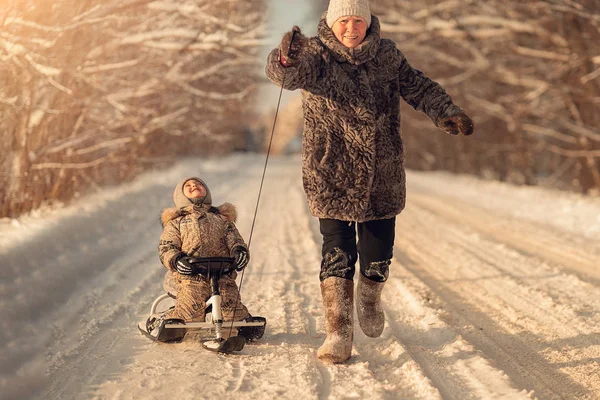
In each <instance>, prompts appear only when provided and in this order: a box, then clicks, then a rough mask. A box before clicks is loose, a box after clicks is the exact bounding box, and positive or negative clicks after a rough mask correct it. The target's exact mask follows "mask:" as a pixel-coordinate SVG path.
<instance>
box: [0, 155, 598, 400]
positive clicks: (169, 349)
mask: <svg viewBox="0 0 600 400" xmlns="http://www.w3.org/2000/svg"><path fill="white" fill-rule="evenodd" d="M263 164H264V158H263V156H261V155H239V154H238V155H233V156H230V157H227V158H223V159H212V160H206V159H202V160H201V159H198V160H194V159H190V160H185V161H184V162H182V163H180V164H178V165H177V166H175V167H173V168H171V169H169V170H167V171H161V172H152V173H148V174H146V175H144V176H141V177H140V178H138V179H137V180H135V181H134V182H132V183H131V184H127V185H123V186H121V187H118V188H114V189H110V190H106V191H104V192H101V193H99V194H92V195H90V196H87V197H84V198H82V199H80V200H79V201H77V202H76V203H75V204H72V205H71V206H68V207H64V208H60V209H54V210H47V211H41V212H38V213H36V214H35V215H31V216H28V217H23V218H21V219H19V220H18V221H17V220H14V221H10V220H2V221H0V260H1V263H2V268H1V269H0V274H1V277H2V280H1V281H0V302H1V303H0V309H1V310H2V311H1V312H2V315H1V318H0V324H1V325H0V343H2V348H1V349H0V393H1V395H0V397H2V398H3V399H25V398H43V399H165V398H181V399H193V398H207V399H215V398H220V399H221V398H222V399H229V398H230V399H233V398H235V399H238V398H242V399H264V398H281V399H294V400H297V399H327V398H329V399H351V398H357V399H358V398H361V399H362V398H369V399H396V398H417V399H419V398H420V399H436V398H444V399H495V398H505V399H518V398H540V399H553V398H579V399H597V398H600V286H599V285H600V268H599V267H600V199H598V198H595V199H594V198H585V197H582V196H578V195H575V194H569V193H562V192H555V191H549V190H543V189H539V188H527V187H514V186H510V185H506V184H501V183H495V182H485V181H481V180H478V179H475V178H471V177H461V176H458V177H457V176H454V175H450V174H447V173H417V172H411V173H409V174H408V190H409V191H408V205H407V208H406V210H405V211H404V212H403V213H402V214H401V215H400V216H399V218H398V222H397V233H396V247H395V252H394V260H393V264H392V267H391V268H392V270H391V276H390V279H389V283H388V284H387V285H386V287H385V289H384V292H383V299H384V302H385V314H386V327H385V330H384V332H383V335H382V336H381V337H380V338H378V339H370V338H367V337H366V336H365V335H364V334H363V333H362V332H361V331H360V328H358V327H355V342H354V348H353V353H352V358H351V359H350V361H349V362H348V363H346V364H343V365H327V364H323V363H321V362H319V361H317V359H316V357H315V354H316V349H317V347H318V346H319V345H320V343H321V342H322V341H323V339H324V326H323V322H324V321H323V312H322V308H321V299H320V292H319V281H318V273H319V265H320V235H319V231H318V224H317V221H316V220H315V219H314V218H313V217H311V216H310V214H309V213H308V211H307V207H306V204H305V198H304V193H303V191H302V187H301V179H300V160H299V158H298V157H297V156H293V157H272V158H271V159H270V163H269V168H268V170H267V175H266V181H265V186H264V189H263V196H262V198H261V202H260V207H259V212H258V217H257V221H256V225H255V229H254V232H253V236H252V243H251V253H252V260H251V263H250V266H249V267H248V269H247V270H246V272H245V274H244V277H243V283H242V289H241V290H242V298H243V300H244V302H245V303H246V304H247V306H248V308H249V309H250V312H251V313H253V314H254V315H262V316H265V317H267V319H268V325H267V331H266V333H265V336H264V338H263V339H262V340H261V341H260V342H259V343H257V344H252V345H247V346H246V347H245V348H244V350H243V351H242V353H241V354H238V355H219V354H215V353H211V352H208V351H206V350H203V349H202V346H201V343H200V341H199V338H198V337H197V335H190V336H188V337H187V338H186V339H185V340H184V341H183V342H182V343H178V344H157V343H153V342H150V341H148V340H147V339H146V338H144V337H143V336H142V335H141V334H139V332H138V331H137V328H136V324H137V322H138V321H139V320H142V319H144V317H145V314H146V313H147V312H148V310H149V307H150V304H151V303H152V301H153V300H154V298H155V297H156V296H157V295H159V294H160V293H161V283H162V277H163V273H164V270H163V267H161V265H160V264H159V262H158V255H157V242H158V237H159V235H160V231H161V228H160V224H159V221H158V215H159V213H160V211H161V209H162V208H163V207H167V206H170V202H171V193H172V189H173V187H174V185H175V183H176V182H177V181H178V180H179V179H180V178H182V177H184V176H188V175H199V176H201V177H203V178H205V179H206V181H207V182H208V183H209V185H210V186H211V189H212V193H213V199H214V201H215V203H216V204H219V203H221V202H225V201H229V202H232V203H234V204H236V205H237V206H238V212H239V221H238V227H239V228H240V231H241V233H242V234H243V235H244V237H245V238H246V239H248V237H249V234H250V228H251V225H252V217H253V213H254V208H255V205H256V197H257V193H258V188H259V185H260V178H261V174H262V167H263Z"/></svg>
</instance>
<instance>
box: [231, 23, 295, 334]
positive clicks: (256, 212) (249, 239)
mask: <svg viewBox="0 0 600 400" xmlns="http://www.w3.org/2000/svg"><path fill="white" fill-rule="evenodd" d="M295 36H296V30H293V31H292V38H291V40H290V45H289V48H288V51H287V55H288V56H289V54H290V51H291V49H292V43H294V37H295ZM285 71H286V68H284V69H283V79H282V81H281V89H280V90H279V99H278V100H277V108H276V109H275V118H274V119H273V128H272V129H271V138H270V139H269V147H268V148H267V156H266V158H265V166H264V168H263V173H262V178H261V180H260V188H259V189H258V197H257V199H256V208H255V209H254V217H253V218H252V227H251V228H250V236H249V237H248V254H250V244H251V243H252V233H253V232H254V224H255V223H256V216H257V214H258V205H259V203H260V195H261V193H262V189H263V184H264V182H265V174H266V173H267V164H268V163H269V154H270V153H271V145H272V144H273V136H274V135H275V125H276V124H277V115H278V114H279V106H280V105H281V96H282V94H283V86H284V83H285ZM245 272H246V268H244V269H243V270H242V274H241V277H240V286H239V288H238V296H237V299H236V301H235V307H234V309H233V315H232V317H231V327H230V328H229V336H230V337H231V333H232V332H233V322H234V321H235V313H236V312H237V309H238V304H239V303H240V298H241V297H242V283H243V282H244V273H245Z"/></svg>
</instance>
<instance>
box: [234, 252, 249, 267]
mask: <svg viewBox="0 0 600 400" xmlns="http://www.w3.org/2000/svg"><path fill="white" fill-rule="evenodd" d="M232 255H233V257H235V269H236V270H238V271H241V270H243V269H244V268H246V266H247V265H248V261H250V255H249V254H248V251H247V250H246V249H243V248H241V247H238V248H237V249H235V250H234V251H233V254H232Z"/></svg>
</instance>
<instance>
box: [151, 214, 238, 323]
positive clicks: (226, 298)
mask: <svg viewBox="0 0 600 400" xmlns="http://www.w3.org/2000/svg"><path fill="white" fill-rule="evenodd" d="M236 217H237V212H236V210H235V207H234V206H233V205H231V204H229V203H225V204H223V205H221V206H219V207H216V208H215V207H211V206H210V205H202V206H196V205H191V204H190V205H188V206H186V207H183V208H168V209H165V210H164V211H163V212H162V215H161V220H162V223H163V232H162V235H161V237H160V243H159V246H158V249H159V256H160V261H161V262H162V264H163V265H164V266H165V267H166V268H167V269H168V270H169V271H168V272H167V274H166V276H165V282H164V286H165V289H166V290H167V291H168V292H169V293H171V294H173V295H176V297H177V301H176V305H175V308H174V309H172V310H170V311H168V312H167V313H166V314H165V318H181V319H183V320H185V321H203V320H204V316H205V308H206V301H207V300H208V299H209V298H210V295H211V290H210V284H209V282H208V280H207V279H206V278H205V277H202V276H200V275H196V276H186V275H182V274H179V273H178V272H177V270H176V268H175V265H174V264H175V259H176V258H177V256H179V255H181V253H182V252H183V253H185V254H186V255H188V256H190V257H231V256H232V252H233V250H234V249H235V248H237V247H243V248H244V249H247V246H246V243H244V240H243V239H242V236H241V235H240V233H239V232H238V230H237V228H236V227H235V224H234V221H235V219H236ZM236 276H237V274H236V273H235V272H233V273H231V274H230V275H223V276H222V277H221V279H220V280H219V291H220V293H221V300H222V312H223V319H224V320H225V321H227V320H229V321H231V320H235V321H240V320H243V319H245V318H247V317H249V316H250V314H249V313H248V309H247V308H246V306H244V305H243V304H242V303H241V301H239V302H238V303H237V308H236V301H237V299H238V298H239V291H238V288H237V285H236V282H235V278H236ZM234 309H235V317H234V316H233V313H234Z"/></svg>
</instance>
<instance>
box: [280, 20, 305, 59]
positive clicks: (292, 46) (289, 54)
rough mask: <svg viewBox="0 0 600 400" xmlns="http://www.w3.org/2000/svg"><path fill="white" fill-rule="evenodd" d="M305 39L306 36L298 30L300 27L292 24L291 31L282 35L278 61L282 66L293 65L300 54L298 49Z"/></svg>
mask: <svg viewBox="0 0 600 400" xmlns="http://www.w3.org/2000/svg"><path fill="white" fill-rule="evenodd" d="M305 40H306V36H304V35H303V34H302V32H300V28H299V27H298V26H297V25H294V27H293V28H292V30H291V31H289V32H287V33H286V34H285V35H283V39H281V45H280V47H279V54H280V61H281V63H282V64H283V65H284V66H289V65H293V64H294V63H295V62H296V61H297V59H298V55H299V54H300V50H301V49H302V46H303V44H304V42H305Z"/></svg>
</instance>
